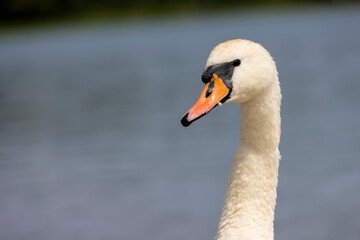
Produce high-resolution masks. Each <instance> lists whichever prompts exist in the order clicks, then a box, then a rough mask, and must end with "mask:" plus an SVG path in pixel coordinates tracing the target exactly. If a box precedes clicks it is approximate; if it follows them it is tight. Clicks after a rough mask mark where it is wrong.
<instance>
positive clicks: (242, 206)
mask: <svg viewBox="0 0 360 240" xmlns="http://www.w3.org/2000/svg"><path fill="white" fill-rule="evenodd" d="M280 102H281V93H280V86H279V83H278V81H276V82H275V83H274V84H273V85H272V86H271V87H270V88H268V89H266V90H265V91H264V92H262V93H261V94H259V95H258V96H257V97H255V98H254V99H252V100H251V101H248V102H246V103H244V104H243V105H242V106H241V108H240V114H241V123H242V124H241V128H240V138H241V142H240V144H239V146H238V148H237V150H236V153H235V156H234V160H233V163H232V168H231V175H230V178H229V181H228V187H227V192H226V197H225V205H224V208H223V213H222V216H221V220H220V224H219V229H218V233H217V239H218V240H224V239H226V240H232V239H236V240H240V239H251V240H252V239H261V240H271V239H273V238H274V230H273V222H274V210H275V203H276V187H277V183H278V167H279V159H280V153H279V149H278V146H279V141H280Z"/></svg>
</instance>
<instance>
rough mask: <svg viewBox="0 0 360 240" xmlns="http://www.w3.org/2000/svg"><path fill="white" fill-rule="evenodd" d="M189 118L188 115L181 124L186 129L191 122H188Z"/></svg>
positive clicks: (187, 114) (182, 119)
mask: <svg viewBox="0 0 360 240" xmlns="http://www.w3.org/2000/svg"><path fill="white" fill-rule="evenodd" d="M188 116H189V113H186V114H185V115H184V116H183V117H182V118H181V124H182V125H183V126H184V127H188V126H189V125H190V124H191V122H190V121H189V120H188Z"/></svg>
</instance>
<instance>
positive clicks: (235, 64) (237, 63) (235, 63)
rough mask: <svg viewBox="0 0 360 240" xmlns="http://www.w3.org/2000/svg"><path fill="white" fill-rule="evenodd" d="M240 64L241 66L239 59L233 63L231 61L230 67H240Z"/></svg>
mask: <svg viewBox="0 0 360 240" xmlns="http://www.w3.org/2000/svg"><path fill="white" fill-rule="evenodd" d="M240 64H241V61H240V59H235V60H234V61H232V65H233V66H234V67H237V66H240Z"/></svg>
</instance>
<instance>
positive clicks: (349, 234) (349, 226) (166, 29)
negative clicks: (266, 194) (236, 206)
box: [0, 6, 360, 240]
mask: <svg viewBox="0 0 360 240" xmlns="http://www.w3.org/2000/svg"><path fill="white" fill-rule="evenodd" d="M359 26H360V8H359V7H356V6H355V7H345V8H315V9H311V8H304V9H292V10H284V9H278V10H276V9H272V10H261V11H260V10H259V11H257V10H251V11H249V12H247V11H237V10H234V11H222V12H219V13H212V14H200V15H189V16H186V15H185V16H178V17H172V18H170V17H165V16H163V17H157V18H149V19H147V20H146V21H143V20H128V21H126V20H114V21H104V22H101V21H99V22H93V23H77V24H73V25H70V24H67V25H63V26H57V27H55V28H46V27H42V28H35V29H30V30H29V29H26V30H21V29H18V30H6V31H2V32H0V154H1V158H0V239H3V240H7V239H14V240H15V239H27V240H48V239H52V240H57V239H87V240H92V239H94V240H95V239H105V240H106V239H125V240H127V239H130V240H132V239H156V240H165V239H173V240H176V239H179V240H180V239H199V240H200V239H204V240H205V239H213V238H214V236H215V233H216V230H217V224H218V220H219V217H220V214H221V209H222V204H223V198H224V194H225V188H226V181H227V177H228V175H229V171H230V164H231V160H232V157H233V152H234V150H235V147H236V145H237V144H238V142H239V133H238V132H239V124H240V122H239V112H238V106H237V105H236V104H226V105H225V106H223V107H221V108H217V109H215V110H214V111H213V112H212V113H211V114H209V115H208V116H206V117H204V118H203V119H201V120H199V121H197V122H196V123H194V124H193V125H191V126H190V127H188V128H183V127H182V126H181V125H180V117H181V115H182V114H183V113H184V112H186V111H187V110H188V109H189V108H190V107H191V106H192V104H193V103H195V101H196V99H197V98H198V96H199V94H200V91H201V89H202V85H203V84H202V82H201V80H200V75H201V73H202V70H203V67H204V65H205V61H206V59H207V56H208V54H209V52H210V51H211V49H212V48H213V47H214V46H215V45H216V44H217V43H219V42H222V41H225V40H228V39H234V38H247V39H251V40H254V41H256V42H260V43H261V44H262V45H263V46H264V47H265V48H267V49H268V50H269V51H270V52H271V54H272V56H273V57H274V58H275V60H276V62H277V66H278V71H279V73H280V81H281V86H282V92H283V104H282V119H283V125H282V140H281V146H280V150H281V153H282V160H281V162H280V178H279V188H278V202H277V208H276V217H275V218H276V219H275V236H276V239H279V240H285V239H292V240H300V239H301V240H303V239H312V240H320V239H327V240H331V239H359V237H360V204H359V203H360V191H359V189H360V188H359V186H360V148H359V143H360V111H359V102H360V94H359V90H360V62H359V57H360V31H359Z"/></svg>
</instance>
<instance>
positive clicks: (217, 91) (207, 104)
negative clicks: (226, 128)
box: [181, 73, 230, 127]
mask: <svg viewBox="0 0 360 240" xmlns="http://www.w3.org/2000/svg"><path fill="white" fill-rule="evenodd" d="M229 92H230V90H229V88H228V87H227V86H226V85H225V83H224V82H223V81H222V80H221V78H219V77H218V76H217V75H216V74H215V73H214V74H213V75H212V78H211V81H210V82H208V83H207V84H206V85H205V87H204V89H203V91H202V92H201V95H200V97H199V99H198V100H197V102H196V103H195V105H194V106H193V107H192V108H191V109H190V110H189V111H188V112H187V113H185V114H184V116H183V117H182V119H181V124H182V125H183V126H184V127H187V126H189V125H190V124H191V123H192V122H194V121H195V120H197V119H199V118H201V117H203V116H205V115H206V114H207V113H209V112H210V111H211V110H212V109H213V108H215V107H216V106H217V105H219V104H220V105H221V103H223V102H222V100H223V99H225V98H226V97H227V96H228V94H229Z"/></svg>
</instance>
